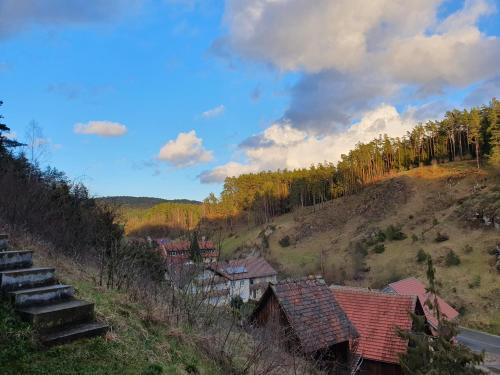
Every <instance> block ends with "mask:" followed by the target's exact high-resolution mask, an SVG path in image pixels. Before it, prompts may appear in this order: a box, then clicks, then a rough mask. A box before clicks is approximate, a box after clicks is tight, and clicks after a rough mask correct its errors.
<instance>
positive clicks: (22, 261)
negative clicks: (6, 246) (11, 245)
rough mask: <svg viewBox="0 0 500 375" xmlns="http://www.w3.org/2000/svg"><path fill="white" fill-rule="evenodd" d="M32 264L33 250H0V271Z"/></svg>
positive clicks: (27, 266)
mask: <svg viewBox="0 0 500 375" xmlns="http://www.w3.org/2000/svg"><path fill="white" fill-rule="evenodd" d="M32 264H33V251H30V250H19V251H2V252H0V271H4V270H14V269H18V268H29V267H31V266H32Z"/></svg>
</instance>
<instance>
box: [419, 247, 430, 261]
mask: <svg viewBox="0 0 500 375" xmlns="http://www.w3.org/2000/svg"><path fill="white" fill-rule="evenodd" d="M428 256H429V254H427V253H426V252H425V251H424V250H423V249H420V250H419V251H418V253H417V262H418V263H423V262H425V261H426V260H427V257H428Z"/></svg>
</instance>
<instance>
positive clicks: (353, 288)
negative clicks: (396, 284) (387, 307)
mask: <svg viewBox="0 0 500 375" xmlns="http://www.w3.org/2000/svg"><path fill="white" fill-rule="evenodd" d="M329 288H330V289H331V290H340V291H342V290H345V291H349V292H355V293H370V294H374V295H382V296H388V297H396V298H401V297H403V298H401V299H408V297H414V296H411V295H403V294H394V293H387V292H384V291H382V290H380V289H370V288H363V287H356V286H348V285H330V287H329Z"/></svg>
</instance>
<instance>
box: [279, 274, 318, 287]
mask: <svg viewBox="0 0 500 375" xmlns="http://www.w3.org/2000/svg"><path fill="white" fill-rule="evenodd" d="M313 280H314V281H319V282H320V283H322V284H325V285H326V282H325V280H324V279H323V276H321V275H316V276H314V275H309V276H303V277H298V278H286V279H283V280H278V281H277V282H275V283H271V284H272V285H285V284H296V283H300V282H303V281H313Z"/></svg>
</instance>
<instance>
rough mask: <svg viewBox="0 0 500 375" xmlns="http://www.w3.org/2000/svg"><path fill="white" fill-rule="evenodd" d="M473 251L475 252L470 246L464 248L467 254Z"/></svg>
mask: <svg viewBox="0 0 500 375" xmlns="http://www.w3.org/2000/svg"><path fill="white" fill-rule="evenodd" d="M473 251H474V248H473V247H472V246H471V245H469V244H467V245H465V247H464V253H465V254H470V253H472V252H473Z"/></svg>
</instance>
